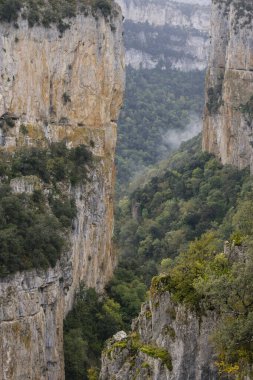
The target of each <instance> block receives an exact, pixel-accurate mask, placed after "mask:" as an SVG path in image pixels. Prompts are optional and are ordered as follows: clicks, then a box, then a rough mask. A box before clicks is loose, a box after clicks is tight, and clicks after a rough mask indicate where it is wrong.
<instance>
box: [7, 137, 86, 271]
mask: <svg viewBox="0 0 253 380" xmlns="http://www.w3.org/2000/svg"><path fill="white" fill-rule="evenodd" d="M91 163H92V155H91V153H90V152H89V151H88V150H87V148H86V147H85V146H84V145H80V146H78V147H76V148H72V149H68V148H67V147H66V144H65V143H64V142H61V143H54V144H51V145H50V146H49V147H48V148H35V147H31V148H23V149H22V150H19V151H16V152H15V154H14V155H13V156H10V155H8V154H6V153H3V152H2V153H1V159H0V175H1V180H2V183H6V184H7V185H2V186H1V187H0V276H4V275H7V274H9V273H14V272H16V271H18V270H25V269H32V268H42V269H45V268H47V267H49V266H54V265H55V264H56V261H57V260H58V259H59V258H60V255H61V253H62V252H63V249H64V247H65V242H66V236H67V235H68V230H67V229H69V228H70V227H71V226H72V221H73V219H74V218H75V216H76V211H77V210H76V205H75V202H74V200H73V199H72V198H71V196H70V195H69V194H68V191H65V190H64V189H65V188H66V187H67V188H69V187H70V185H71V184H72V185H73V184H77V183H84V182H85V181H86V180H87V178H86V176H87V172H88V166H90V165H91ZM22 176H24V177H27V180H28V181H29V178H31V179H32V181H34V182H33V183H34V185H33V186H34V191H33V193H32V194H26V193H22V194H13V193H12V191H11V188H10V187H9V186H8V183H9V182H10V180H11V179H13V178H16V177H22ZM45 188H46V190H45ZM43 189H44V190H45V191H44V190H43ZM64 235H65V236H64Z"/></svg>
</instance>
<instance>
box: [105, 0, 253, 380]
mask: <svg viewBox="0 0 253 380" xmlns="http://www.w3.org/2000/svg"><path fill="white" fill-rule="evenodd" d="M211 36H212V39H211V50H210V57H209V63H208V69H207V78H206V99H205V111H204V122H203V123H204V130H203V137H202V150H203V153H201V154H200V153H198V154H200V156H197V157H198V160H197V159H196V156H194V155H196V148H195V147H194V146H193V144H196V141H195V142H194V143H193V142H192V143H190V142H189V143H188V145H187V144H186V145H185V146H183V147H182V148H181V149H180V150H179V151H178V152H177V153H176V154H175V155H174V156H173V155H172V157H171V159H169V160H168V161H166V163H164V164H163V167H162V169H161V168H159V167H157V172H156V174H155V173H153V175H152V174H151V175H150V178H149V181H146V183H145V184H144V185H141V186H140V187H139V188H138V189H137V190H136V191H135V192H134V193H133V194H131V202H132V203H133V202H136V204H137V205H138V218H139V221H140V222H139V225H140V226H141V227H139V230H138V231H139V234H140V235H141V234H142V235H143V230H141V228H142V229H144V228H145V224H144V223H146V224H147V221H148V222H149V223H151V222H152V220H155V222H154V223H153V225H151V228H153V230H154V229H156V233H153V236H155V237H153V236H152V232H153V231H152V230H151V228H150V230H149V231H150V234H149V235H148V238H147V239H146V240H145V241H141V242H140V243H139V250H138V253H139V252H140V253H141V254H143V255H145V253H146V252H147V253H146V260H150V257H151V258H153V257H155V255H157V251H156V248H157V247H160V246H161V247H162V248H164V245H162V244H161V231H163V230H162V228H163V225H162V223H164V220H163V217H165V216H167V218H170V217H171V215H173V216H174V218H175V220H177V218H179V217H178V213H180V212H181V210H182V212H183V213H184V214H183V219H182V220H183V222H184V226H183V227H182V225H180V229H178V230H176V228H175V224H176V223H175V220H174V222H171V224H169V223H170V222H167V223H168V225H169V226H171V227H170V228H171V230H170V229H167V231H169V232H167V234H165V237H164V240H165V243H163V244H166V242H167V245H165V249H166V250H167V252H168V253H167V256H165V257H168V258H167V259H165V260H162V262H161V265H160V268H159V270H160V274H159V275H158V276H156V277H154V278H153V280H152V285H151V288H150V291H149V295H148V301H147V302H146V303H144V304H143V306H142V310H141V312H140V314H139V316H138V317H137V318H136V319H135V320H134V321H133V322H132V331H131V332H129V333H128V334H125V333H124V331H122V332H119V333H118V334H116V335H114V337H113V338H112V339H111V340H109V341H108V343H107V347H106V348H105V350H104V352H103V357H102V370H101V373H100V380H109V379H110V380H111V379H115V380H126V379H129V380H131V379H135V380H141V379H152V380H169V379H170V380H185V379H191V380H216V379H220V378H222V379H223V378H224V379H251V378H252V361H251V360H252V335H251V331H252V325H251V313H252V310H251V301H252V300H251V301H250V294H251V291H252V288H251V282H252V267H251V263H252V245H251V241H252V240H251V238H252V229H251V228H250V223H251V219H252V216H251V214H250V212H251V211H250V210H251V204H252V195H251V194H252V181H251V179H249V177H247V174H246V177H245V178H246V179H244V180H243V181H244V185H243V186H242V187H241V183H240V179H239V176H240V174H239V176H238V173H247V169H246V171H245V170H244V171H243V170H242V169H245V168H248V167H250V168H251V172H252V121H253V118H252V115H253V112H252V110H253V108H252V98H253V87H252V86H253V77H252V54H253V44H252V42H253V6H252V2H251V1H239V0H232V1H226V0H220V1H219V0H213V2H212V17H211ZM207 152H208V153H211V155H210V156H208V155H207V156H205V155H206V154H207ZM213 155H215V157H216V158H214V156H213ZM208 157H209V158H208ZM184 159H185V160H186V159H187V160H188V161H189V162H188V161H187V162H186V161H185V163H184V166H183V162H184V161H183V160H184ZM217 159H218V160H217ZM205 160H207V161H205ZM208 160H211V161H209V164H208V163H207V162H208ZM203 161H205V162H206V163H205V164H203ZM220 161H221V162H222V164H224V165H225V166H219V165H220V163H219V162H220ZM230 165H232V166H230ZM233 167H235V169H233ZM236 167H237V168H239V169H240V170H241V171H240V170H239V171H237V172H236ZM217 168H220V169H221V170H224V171H227V173H228V172H229V171H230V170H235V173H237V174H236V176H237V180H236V181H235V182H234V184H233V185H232V187H231V185H228V187H227V200H228V199H229V198H230V194H231V193H230V191H231V189H232V188H233V189H234V191H237V190H238V191H239V193H238V195H237V200H236V201H234V203H232V204H230V206H229V207H228V209H227V211H226V212H225V213H224V214H223V215H222V217H221V218H220V220H219V222H214V221H213V222H212V223H211V224H210V225H209V226H205V227H203V221H204V214H206V215H207V213H210V212H211V213H213V215H212V216H211V214H210V215H209V216H208V218H213V217H214V215H215V211H214V208H210V206H209V204H208V199H209V200H210V201H211V199H212V201H211V202H213V203H212V205H213V206H212V207H215V205H216V206H217V207H218V208H219V212H221V208H222V205H223V203H222V201H221V198H222V196H223V195H222V191H221V192H220V190H221V189H222V186H223V183H222V181H223V179H222V174H221V173H220V179H218V177H217V176H215V174H214V173H215V170H217ZM222 168H223V169H222ZM159 169H160V172H159V171H158V170H159ZM220 169H219V170H220ZM189 173H191V174H190V178H188V175H189ZM197 173H198V174H197ZM181 175H182V177H183V178H185V182H184V181H183V180H182V181H181V182H180V186H177V185H176V184H177V180H179V177H180V176H181ZM213 175H214V177H212V176H213ZM241 175H245V174H241ZM212 178H213V179H212ZM203 179H204V180H205V184H204V186H203V188H202V185H201V181H202V180H203ZM209 180H210V183H209V182H208V181H209ZM213 181H214V182H213ZM211 183H213V184H214V183H215V184H216V185H214V190H213V192H212V191H211V192H210V190H211V187H212V186H213V185H212V184H211ZM210 185H211V186H210ZM166 186H167V187H166ZM175 188H176V189H177V192H175V195H174V198H173V197H172V196H171V193H173V191H175ZM236 188H237V190H236ZM154 189H155V191H156V194H155V195H154V193H155V191H154ZM165 189H166V190H167V191H165ZM182 189H183V190H182ZM152 191H153V193H152ZM180 191H182V195H181V194H180ZM215 192H216V194H215ZM150 194H152V195H151V196H152V197H153V198H151V199H150V198H148V195H149V196H150ZM197 194H199V195H197ZM166 196H167V197H168V201H167V203H166V201H165V199H166V198H165V199H164V198H163V197H166ZM197 197H199V198H197ZM192 199H195V200H196V199H198V201H197V202H196V203H195V204H191V203H190V202H192ZM203 199H204V200H205V202H206V200H207V203H206V204H205V205H204V210H203V212H204V213H203V214H202V212H201V214H200V209H201V207H202V205H200V203H201V202H202V200H203ZM174 200H176V204H173V203H172V201H174ZM184 201H186V202H188V203H187V206H186V208H183V207H182V202H184ZM230 201H231V199H230V200H229V202H230ZM137 202H138V203H137ZM169 202H171V203H169ZM198 202H199V203H198ZM219 202H220V203H219ZM150 205H153V208H154V207H157V208H158V210H159V213H160V214H158V217H157V218H156V219H154V218H155V215H157V214H155V211H154V210H152V208H151V209H150ZM173 206H174V207H175V209H176V210H177V211H176V212H175V211H174V214H173V213H171V211H170V214H169V213H166V211H167V209H168V210H170V209H171V208H172V207H173ZM231 206H232V207H231ZM166 208H167V209H166ZM125 209H126V205H125ZM165 209H166V211H165ZM144 213H145V217H146V220H145V219H144V217H143V215H144ZM148 217H149V219H148ZM205 217H206V216H205ZM185 218H187V219H188V218H190V219H191V220H189V221H186V219H185ZM201 218H202V219H201ZM142 219H143V220H144V221H143V222H142ZM159 223H160V224H161V225H159ZM199 223H202V224H201V228H200V230H201V233H199V235H196V229H197V228H199ZM244 223H245V224H244ZM186 224H187V225H189V226H191V228H193V230H194V234H195V235H194V234H193V235H192V236H193V238H192V242H191V243H190V244H189V243H188V244H189V245H184V244H183V245H181V248H180V242H179V241H178V240H179V239H185V240H186V241H187V238H186V237H185V235H184V234H186V236H187V234H189V232H188V230H187V232H185V225H186ZM243 224H244V226H243ZM176 226H178V223H177V224H176ZM136 228H137V227H136ZM177 228H178V227H177ZM205 231H207V232H205ZM159 233H160V235H159ZM133 236H134V237H135V239H138V232H137V234H135V235H133ZM199 236H200V237H199ZM157 237H158V238H157ZM155 238H156V239H155ZM148 239H149V241H148ZM159 239H160V240H159ZM226 239H227V240H226ZM164 240H163V241H164ZM163 241H162V242H163ZM225 241H226V242H225ZM159 243H160V246H159ZM224 244H225V246H224ZM171 245H172V247H171ZM173 247H174V249H175V248H177V249H178V247H179V249H181V251H179V252H180V255H179V256H178V257H177V258H175V251H174V252H173ZM152 249H153V251H154V254H153V256H152ZM171 251H172V252H171ZM169 252H171V256H170V255H169ZM177 252H178V251H177ZM241 270H242V272H241ZM246 279H247V280H246ZM250 289H251V290H250ZM248 291H249V293H248Z"/></svg>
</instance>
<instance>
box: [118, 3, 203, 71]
mask: <svg viewBox="0 0 253 380" xmlns="http://www.w3.org/2000/svg"><path fill="white" fill-rule="evenodd" d="M118 3H119V4H120V5H121V7H122V11H123V14H124V16H125V18H126V21H125V23H124V29H125V44H126V63H127V64H129V65H131V66H132V67H134V68H135V69H139V68H140V67H144V68H147V69H152V68H155V67H156V66H157V65H160V66H161V65H163V66H164V67H172V68H176V69H179V70H183V71H190V70H195V69H199V70H203V69H204V68H206V65H207V57H208V48H209V28H210V1H209V0H203V1H201V0H184V1H182V0H181V1H172V0H159V1H153V0H150V1H145V2H143V1H141V0H138V1H136V0H118Z"/></svg>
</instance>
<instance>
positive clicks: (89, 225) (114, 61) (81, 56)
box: [0, 5, 124, 380]
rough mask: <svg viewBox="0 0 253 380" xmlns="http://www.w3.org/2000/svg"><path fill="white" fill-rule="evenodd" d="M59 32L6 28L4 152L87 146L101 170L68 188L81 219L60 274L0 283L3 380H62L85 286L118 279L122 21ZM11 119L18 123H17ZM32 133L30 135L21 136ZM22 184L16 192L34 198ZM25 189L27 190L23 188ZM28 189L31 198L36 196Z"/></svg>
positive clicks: (77, 21) (78, 23)
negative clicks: (68, 320) (8, 123)
mask: <svg viewBox="0 0 253 380" xmlns="http://www.w3.org/2000/svg"><path fill="white" fill-rule="evenodd" d="M70 24H71V25H70V28H69V29H67V30H66V31H65V32H64V33H63V34H61V33H59V31H58V30H57V28H56V27H51V28H48V29H45V28H43V27H39V26H34V27H33V28H29V27H28V24H27V21H25V20H22V19H20V20H19V21H18V26H19V27H18V28H17V27H14V26H12V25H10V24H7V23H2V24H1V25H0V115H4V114H6V112H8V113H9V114H10V115H12V117H14V118H15V126H14V127H12V128H9V129H8V130H3V129H1V131H0V132H1V133H0V135H1V139H0V142H1V149H3V150H7V151H9V152H12V151H15V150H16V149H17V148H19V147H23V146H31V145H32V146H38V147H42V146H46V145H47V144H48V143H50V142H58V141H61V140H65V141H66V142H67V145H68V146H69V147H75V146H77V145H79V144H86V145H90V146H91V147H92V148H91V149H92V151H93V155H94V160H95V163H94V165H93V169H92V170H91V171H90V173H89V181H88V182H86V184H84V185H79V186H75V187H69V188H68V189H66V192H67V193H69V194H70V195H71V196H73V197H74V199H75V202H76V206H77V217H76V219H75V221H74V226H73V231H72V233H70V235H69V237H68V243H69V244H68V249H67V250H66V252H65V253H64V254H63V255H62V258H61V260H60V261H59V262H58V263H57V265H56V267H55V268H54V269H49V270H47V271H45V272H44V271H40V272H39V271H37V270H33V271H29V272H28V271H27V272H23V273H17V274H15V275H12V276H8V277H5V278H3V279H1V280H0V352H1V354H0V368H1V371H0V379H3V380H21V379H22V380H24V379H26V380H27V379H33V380H35V379H36V380H43V379H45V380H46V379H47V380H49V379H50V380H62V379H64V358H63V319H64V316H65V315H66V313H67V312H68V311H69V309H70V308H71V306H72V304H73V298H74V293H75V291H76V289H77V288H78V286H79V284H80V282H81V281H84V283H85V284H86V285H87V286H91V287H95V288H96V289H97V290H101V289H103V286H104V285H105V283H106V281H108V279H109V278H110V276H111V275H112V271H113V268H114V265H115V257H114V255H113V252H112V248H111V236H112V230H113V203H112V200H113V187H114V149H115V143H116V122H117V118H118V113H119V109H120V106H121V103H122V94H123V87H124V58H123V44H122V25H121V24H122V16H121V12H120V8H119V7H118V6H116V5H115V6H114V8H113V10H112V14H111V16H110V17H107V18H106V17H104V16H103V15H102V13H100V11H97V14H96V16H94V15H92V14H91V13H90V14H88V15H87V14H86V16H85V15H81V14H80V15H77V16H76V17H75V18H73V19H72V20H71V21H70ZM13 115H14V116H13ZM24 127H25V131H26V133H25V134H24V133H23V132H22V130H24ZM29 181H30V182H31V179H29V180H28V179H27V180H26V179H25V178H22V179H16V180H15V181H13V183H12V188H13V190H14V191H17V192H22V191H30V190H31V188H32V186H33V184H32V183H30V182H29ZM26 182H27V183H26ZM29 189H30V190H29Z"/></svg>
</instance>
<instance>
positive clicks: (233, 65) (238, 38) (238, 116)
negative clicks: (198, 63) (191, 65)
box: [203, 0, 253, 171]
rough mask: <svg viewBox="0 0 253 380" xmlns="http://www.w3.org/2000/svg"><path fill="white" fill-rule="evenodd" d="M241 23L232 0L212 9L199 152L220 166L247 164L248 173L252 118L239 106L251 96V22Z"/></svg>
mask: <svg viewBox="0 0 253 380" xmlns="http://www.w3.org/2000/svg"><path fill="white" fill-rule="evenodd" d="M247 2H248V0H246V1H245V3H244V2H243V4H244V6H246V5H247ZM249 4H252V3H251V1H250V2H249ZM225 7H227V8H225ZM245 20H246V19H245V17H244V16H241V17H239V19H238V13H237V12H236V8H235V2H234V1H232V2H231V4H230V5H227V6H226V5H225V3H224V2H223V3H221V4H220V5H219V2H218V3H216V4H213V6H212V24H211V35H212V43H211V51H210V59H209V68H208V72H207V80H206V107H205V114H204V132H203V149H204V150H207V151H209V152H211V153H214V154H215V155H216V156H217V157H219V158H220V159H221V161H222V162H223V163H224V164H232V165H235V166H237V167H239V168H244V167H246V166H249V165H250V166H251V171H252V168H253V166H252V163H253V160H252V157H253V156H252V153H253V151H252V143H253V135H252V126H253V124H252V117H251V116H250V115H247V112H243V109H242V107H243V106H245V105H246V104H247V103H248V101H249V100H250V98H251V97H252V95H253V21H252V18H251V22H250V24H247V23H245ZM235 25H236V26H237V27H235ZM210 91H211V93H212V92H213V96H212V94H211V96H210ZM208 93H209V95H208ZM212 104H213V105H214V109H213V111H211V112H210V106H211V105H212Z"/></svg>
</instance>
